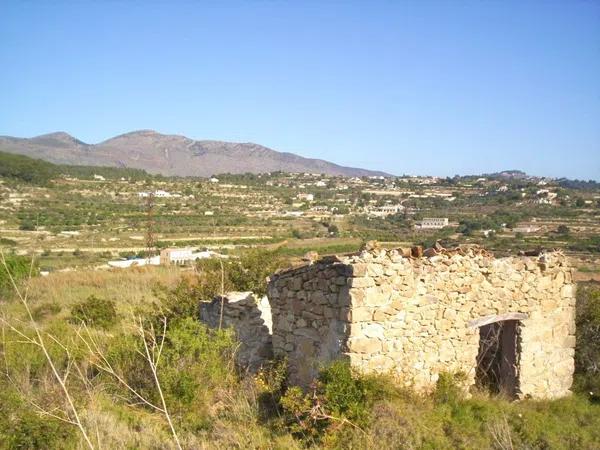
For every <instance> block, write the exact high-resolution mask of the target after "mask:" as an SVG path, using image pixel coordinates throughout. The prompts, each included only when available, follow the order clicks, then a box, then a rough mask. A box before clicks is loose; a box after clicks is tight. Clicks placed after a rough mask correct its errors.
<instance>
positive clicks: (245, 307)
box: [200, 292, 273, 372]
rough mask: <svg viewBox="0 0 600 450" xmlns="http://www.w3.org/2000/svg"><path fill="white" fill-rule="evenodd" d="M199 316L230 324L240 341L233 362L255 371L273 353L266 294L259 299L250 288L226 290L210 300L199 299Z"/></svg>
mask: <svg viewBox="0 0 600 450" xmlns="http://www.w3.org/2000/svg"><path fill="white" fill-rule="evenodd" d="M221 310H222V312H223V320H222V322H221ZM200 320H201V321H202V322H204V323H206V324H207V325H208V326H210V327H212V328H218V327H219V325H221V326H222V327H223V328H233V330H234V332H235V334H236V338H237V340H238V341H239V343H240V346H239V348H238V350H237V352H236V362H237V364H239V365H240V366H241V367H243V368H244V369H248V370H250V371H252V372H254V371H256V370H257V369H259V368H260V366H261V365H262V363H263V362H264V361H265V360H266V359H268V358H270V357H272V351H273V350H272V345H271V326H272V324H271V307H270V305H269V302H268V300H267V297H263V298H261V299H258V298H256V296H255V295H254V294H253V293H252V292H229V293H228V294H226V295H225V296H224V297H217V298H215V299H214V300H213V301H212V302H201V303H200Z"/></svg>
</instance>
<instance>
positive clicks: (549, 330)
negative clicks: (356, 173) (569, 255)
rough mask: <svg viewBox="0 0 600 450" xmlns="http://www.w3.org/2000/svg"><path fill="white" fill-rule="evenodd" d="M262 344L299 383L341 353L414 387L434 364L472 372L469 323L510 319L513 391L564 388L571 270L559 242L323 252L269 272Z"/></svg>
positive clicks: (474, 329)
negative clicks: (556, 248)
mask: <svg viewBox="0 0 600 450" xmlns="http://www.w3.org/2000/svg"><path fill="white" fill-rule="evenodd" d="M268 296H269V300H270V302H271V306H272V313H273V348H274V352H275V354H276V355H285V356H287V358H288V361H289V364H290V371H291V373H290V375H291V378H292V382H295V383H299V384H301V385H307V384H308V383H309V382H310V381H311V379H312V378H313V377H314V376H315V375H316V373H317V370H318V368H319V367H320V366H321V365H322V364H323V363H326V362H328V361H331V360H333V359H336V358H338V357H341V356H346V357H348V358H349V359H350V361H351V364H352V365H353V366H354V367H356V368H358V369H360V370H363V371H378V372H390V373H393V374H395V375H396V376H397V377H398V378H399V379H400V380H401V381H403V382H405V383H407V384H411V385H413V386H414V387H415V388H416V389H418V390H428V389H431V388H432V387H433V386H434V385H435V382H436V380H437V378H438V376H439V373H440V372H441V371H449V372H458V371H461V372H464V373H465V374H466V375H467V379H466V385H472V384H473V383H474V380H475V369H476V360H477V357H478V351H479V344H480V342H479V341H480V336H479V327H480V326H481V325H485V324H487V323H490V322H495V321H500V320H507V319H510V320H518V322H517V323H518V360H517V363H516V364H517V372H518V373H517V378H518V380H517V381H518V390H517V392H516V395H517V396H519V397H525V396H531V397H535V398H551V397H559V396H563V395H566V394H568V393H569V388H570V386H571V382H572V374H573V368H574V363H573V356H574V346H575V321H574V313H575V309H574V307H575V292H574V284H573V281H572V270H571V268H570V267H569V266H568V264H567V260H566V258H565V257H564V256H562V255H561V254H559V253H549V254H546V255H543V256H540V257H533V258H531V257H510V258H501V259H495V258H493V257H492V256H491V255H489V254H487V253H486V252H481V251H475V250H468V251H466V252H460V253H455V254H448V253H441V254H439V255H435V256H432V257H419V258H412V257H407V256H403V255H402V253H401V252H399V251H396V250H391V251H386V250H373V251H364V252H362V253H360V254H358V255H353V256H348V257H342V258H339V259H338V258H329V259H327V260H321V261H318V262H316V263H315V264H312V265H308V266H305V267H301V268H297V269H291V270H288V271H285V272H282V273H279V274H276V275H275V276H273V277H272V279H271V282H270V283H269V290H268Z"/></svg>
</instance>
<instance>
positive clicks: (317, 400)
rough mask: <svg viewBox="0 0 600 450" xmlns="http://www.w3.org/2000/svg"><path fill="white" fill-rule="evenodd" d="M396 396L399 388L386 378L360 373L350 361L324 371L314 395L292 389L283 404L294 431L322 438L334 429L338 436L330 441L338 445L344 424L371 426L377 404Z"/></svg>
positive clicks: (287, 393) (331, 436) (284, 398)
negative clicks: (341, 426) (396, 389)
mask: <svg viewBox="0 0 600 450" xmlns="http://www.w3.org/2000/svg"><path fill="white" fill-rule="evenodd" d="M394 393H395V387H394V386H393V385H392V383H391V382H389V380H387V379H385V378H384V377H381V376H377V375H363V374H359V373H357V372H356V371H354V370H353V369H352V368H351V367H350V364H349V363H348V361H345V360H338V361H334V362H333V363H332V364H331V365H329V366H328V367H326V368H324V369H323V370H321V372H320V373H319V377H318V380H317V383H316V384H315V386H314V388H313V392H311V393H308V394H304V393H303V392H302V390H301V389H300V388H299V387H297V386H294V387H290V388H289V389H288V390H287V391H286V392H285V394H284V395H283V396H282V397H281V400H280V403H281V407H282V409H283V411H284V412H285V414H286V415H287V423H288V427H289V429H290V431H292V432H293V433H295V434H299V435H301V436H303V437H305V438H307V437H309V438H311V439H320V438H323V437H324V435H325V433H324V432H326V431H327V430H328V429H329V428H331V429H332V430H333V431H335V433H333V434H331V435H330V436H329V439H330V440H331V442H337V439H338V438H339V437H340V436H337V431H339V427H340V425H344V424H349V423H350V424H352V426H353V427H365V426H367V425H368V424H369V422H370V418H371V411H372V408H373V405H374V404H375V402H376V401H378V400H381V399H382V398H384V397H393V396H394V395H395V394H394Z"/></svg>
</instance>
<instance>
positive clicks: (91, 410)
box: [0, 251, 600, 449]
mask: <svg viewBox="0 0 600 450" xmlns="http://www.w3.org/2000/svg"><path fill="white" fill-rule="evenodd" d="M14 258H15V257H13V256H10V255H6V262H7V267H10V268H11V270H13V268H14V267H20V264H21V265H22V263H23V260H17V261H15V259H14ZM285 264H287V261H286V258H285V256H284V255H283V254H282V253H280V252H271V251H269V252H259V251H253V252H250V253H248V254H245V255H242V257H241V258H240V259H239V260H236V261H235V262H231V263H227V264H226V265H225V267H224V271H223V272H221V268H220V264H218V263H217V264H213V263H203V264H202V265H200V266H198V267H197V268H196V270H195V271H194V272H186V273H183V272H180V271H178V270H176V269H171V268H161V267H157V268H139V269H133V270H129V271H118V272H113V271H105V272H99V271H79V272H76V273H73V272H63V273H54V274H51V275H50V276H48V277H35V276H34V277H33V278H32V279H31V280H28V279H27V277H26V276H23V275H22V273H23V271H22V270H21V272H20V273H21V276H20V277H18V278H17V279H16V282H17V285H18V287H19V289H20V293H21V295H22V298H19V296H18V295H17V294H15V293H14V292H12V293H7V292H5V293H3V294H2V297H1V298H2V301H1V303H0V307H1V316H0V317H1V321H2V330H1V331H2V334H1V336H2V341H1V342H0V353H1V356H2V357H1V358H0V361H1V367H2V369H1V372H2V376H1V378H0V448H3V449H4V448H5V449H23V448H27V449H49V448H50V449H53V448H56V449H58V448H60V449H70V448H72V449H75V448H89V447H93V448H110V449H132V448H143V449H165V448H167V449H168V448H177V447H178V445H180V446H181V448H192V449H200V448H244V449H249V448H256V449H259V448H260V449H266V448H273V449H275V448H278V449H293V448H297V449H300V448H378V449H387V448H390V449H391V448H407V449H411V448H431V449H434V448H435V449H440V448H442V449H443V448H447V449H451V448H464V449H483V448H495V449H513V448H528V449H573V448H580V449H596V448H598V447H599V445H600V403H598V397H597V391H596V389H597V388H598V387H600V383H599V379H600V375H599V373H598V367H599V366H600V364H599V361H600V349H599V348H598V344H597V343H598V342H599V341H600V340H599V339H598V337H599V330H600V315H599V314H598V311H600V288H599V287H598V285H593V284H589V285H583V286H581V287H580V289H579V291H578V306H579V307H578V317H577V320H578V324H577V325H578V342H577V356H576V357H577V371H578V374H577V383H576V386H575V388H576V390H577V392H576V393H575V394H574V395H573V396H571V397H569V398H565V399H560V400H555V401H532V400H523V401H519V402H514V403H511V402H508V401H506V400H504V399H503V398H500V397H494V396H490V395H488V394H485V393H483V392H479V393H474V394H473V395H472V397H471V398H465V397H464V395H463V393H462V391H460V390H459V389H458V388H457V387H456V386H457V384H456V383H455V378H456V377H460V374H443V375H442V376H441V377H440V381H439V382H438V385H437V388H436V389H435V391H434V392H432V393H431V394H429V395H417V394H415V393H413V392H410V391H408V390H405V389H400V388H398V387H397V386H396V384H395V383H394V380H392V379H390V378H388V377H385V376H364V375H360V374H357V373H355V372H353V371H352V370H351V369H350V368H349V367H348V366H347V365H346V364H344V363H342V362H338V363H334V364H333V365H331V366H329V367H324V368H323V370H322V372H321V375H320V377H319V380H318V381H317V382H316V383H315V385H314V388H313V389H312V390H311V391H309V392H308V393H304V392H302V391H301V390H299V389H298V388H296V387H294V386H288V385H287V384H286V382H285V361H273V362H272V364H271V365H270V366H269V367H267V368H265V369H264V370H263V371H262V372H261V373H259V374H258V375H256V376H251V375H249V374H247V373H245V372H244V371H239V370H238V369H237V368H236V367H235V365H234V363H233V355H234V353H235V350H236V342H235V337H234V336H233V335H232V334H231V332H230V331H229V330H210V329H207V328H206V327H205V326H204V325H202V324H201V323H200V322H199V321H198V320H197V306H198V302H199V301H201V300H210V299H211V297H212V295H214V294H215V293H219V292H221V289H223V288H226V289H247V288H252V289H253V290H256V291H259V292H260V290H261V289H262V290H264V274H265V272H267V271H272V270H274V269H275V268H276V267H277V266H279V265H285ZM1 270H2V273H3V277H4V278H0V280H6V277H7V272H6V270H5V267H4V266H2V268H1ZM9 281H10V280H9ZM3 283H5V282H4V281H3ZM222 284H223V287H222ZM25 296H26V298H25ZM23 300H24V301H23ZM44 350H45V351H47V356H46V355H45V354H44ZM50 362H51V363H52V364H50ZM54 370H55V371H56V372H54ZM155 370H156V371H155ZM57 375H58V376H57ZM65 392H67V393H68V394H69V398H67V397H66V394H65ZM69 399H70V401H71V403H69ZM75 413H77V415H75ZM178 443H179V444H178Z"/></svg>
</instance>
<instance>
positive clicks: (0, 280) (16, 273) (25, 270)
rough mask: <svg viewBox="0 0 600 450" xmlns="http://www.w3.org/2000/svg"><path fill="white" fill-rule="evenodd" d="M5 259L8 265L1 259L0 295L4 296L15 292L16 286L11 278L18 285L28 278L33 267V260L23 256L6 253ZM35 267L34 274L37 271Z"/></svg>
mask: <svg viewBox="0 0 600 450" xmlns="http://www.w3.org/2000/svg"><path fill="white" fill-rule="evenodd" d="M4 259H5V261H6V266H4V264H3V263H2V260H1V259H0V296H3V297H4V296H8V295H9V294H11V293H14V288H13V285H12V282H11V280H10V278H11V277H12V278H13V280H14V281H15V283H17V286H18V285H19V284H20V283H21V282H23V281H24V280H26V279H27V278H28V276H29V271H30V269H31V260H29V259H28V258H25V257H23V256H17V255H14V254H9V255H7V254H5V255H4ZM34 269H35V270H33V271H32V274H36V273H37V267H34Z"/></svg>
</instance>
